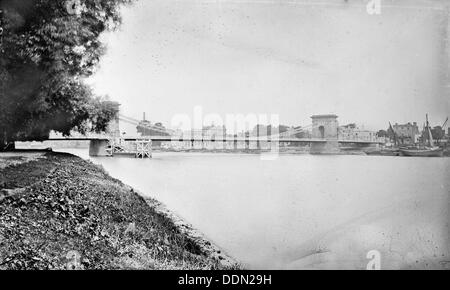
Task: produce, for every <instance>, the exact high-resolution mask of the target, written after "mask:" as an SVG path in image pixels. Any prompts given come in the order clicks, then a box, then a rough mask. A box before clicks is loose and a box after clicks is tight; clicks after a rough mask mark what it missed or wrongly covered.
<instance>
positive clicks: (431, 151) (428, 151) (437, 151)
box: [400, 147, 444, 157]
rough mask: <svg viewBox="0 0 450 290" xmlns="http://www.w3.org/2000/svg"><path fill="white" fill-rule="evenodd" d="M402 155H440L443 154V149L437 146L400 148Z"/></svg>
mask: <svg viewBox="0 0 450 290" xmlns="http://www.w3.org/2000/svg"><path fill="white" fill-rule="evenodd" d="M400 152H401V154H402V155H403V156H414V157H442V156H444V150H443V149H442V148H439V147H433V148H429V147H427V148H423V149H421V148H411V149H404V148H402V149H400Z"/></svg>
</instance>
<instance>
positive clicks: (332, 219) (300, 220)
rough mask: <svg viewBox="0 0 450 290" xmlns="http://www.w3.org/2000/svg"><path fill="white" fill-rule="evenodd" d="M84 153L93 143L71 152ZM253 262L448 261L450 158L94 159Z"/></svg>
mask: <svg viewBox="0 0 450 290" xmlns="http://www.w3.org/2000/svg"><path fill="white" fill-rule="evenodd" d="M66 151H69V152H71V153H75V154H77V155H79V156H81V157H84V158H88V157H87V153H88V152H87V150H86V149H85V150H79V149H76V150H66ZM90 159H91V160H93V162H95V163H99V164H101V165H103V167H104V168H105V169H106V170H107V171H108V172H109V173H110V174H111V175H112V176H113V177H116V178H118V179H120V180H122V181H123V182H124V183H127V184H129V185H131V186H133V187H134V188H136V189H137V190H139V191H141V192H143V193H144V194H146V195H148V196H151V197H154V198H156V199H157V200H159V201H161V202H163V203H164V204H165V205H166V206H167V207H168V208H169V209H171V210H172V211H174V212H176V213H177V214H178V215H180V216H181V217H183V218H184V219H185V220H187V221H188V222H189V223H191V224H192V225H193V226H194V227H196V228H197V229H199V230H200V231H201V232H203V233H204V234H205V235H206V236H207V237H208V238H210V239H211V240H212V241H213V242H215V243H216V244H218V245H219V246H220V247H222V248H223V249H224V250H225V252H227V253H228V254H229V255H231V256H233V257H235V258H236V259H237V260H239V261H241V262H242V263H243V264H244V265H245V266H246V267H248V268H251V269H260V268H270V269H280V268H281V269H299V268H300V269H305V268H307V269H330V268H340V269H342V268H345V269H365V268H366V266H367V264H368V263H372V264H370V265H373V262H376V263H378V264H377V265H380V264H381V266H380V267H381V268H382V269H398V268H448V267H449V266H450V263H449V262H448V261H449V260H450V259H449V258H450V255H449V253H450V243H449V241H450V239H449V217H450V215H449V208H450V204H449V201H450V197H449V196H450V192H449V189H450V178H449V177H450V158H408V157H387V156H350V155H348V156H343V155H341V156H330V155H327V156H325V155H324V156H317V155H281V156H279V158H277V159H275V160H261V158H260V156H259V155H245V154H212V153H211V154H209V153H154V156H153V159H148V160H142V159H134V158H90Z"/></svg>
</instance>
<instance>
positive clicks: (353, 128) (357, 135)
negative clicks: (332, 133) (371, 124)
mask: <svg viewBox="0 0 450 290" xmlns="http://www.w3.org/2000/svg"><path fill="white" fill-rule="evenodd" d="M339 139H340V140H355V141H376V139H377V133H376V132H373V131H369V130H364V129H362V128H359V127H358V126H357V125H356V124H355V123H352V124H348V125H344V126H339Z"/></svg>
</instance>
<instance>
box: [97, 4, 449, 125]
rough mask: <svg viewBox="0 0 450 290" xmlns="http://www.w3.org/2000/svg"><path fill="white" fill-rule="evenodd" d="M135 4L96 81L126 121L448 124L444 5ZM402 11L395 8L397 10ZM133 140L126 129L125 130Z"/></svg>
mask: <svg viewBox="0 0 450 290" xmlns="http://www.w3.org/2000/svg"><path fill="white" fill-rule="evenodd" d="M366 3H367V1H362V0H361V1H360V0H353V1H352V0H348V1H344V0H342V1H341V0H339V1H337V0H336V1H321V2H312V1H279V2H278V1H277V2H275V1H244V2H238V1H137V2H136V3H134V4H133V5H131V6H128V7H126V8H124V9H123V24H122V26H121V28H120V29H119V30H118V31H115V32H111V33H108V34H106V35H104V36H103V39H104V42H105V44H106V45H107V53H106V55H105V56H104V57H103V58H102V59H101V62H100V64H101V65H100V68H99V70H98V72H97V73H96V74H95V75H94V76H93V77H91V78H90V79H89V83H90V84H92V85H93V87H94V89H95V92H96V93H98V94H102V95H106V94H107V95H109V96H110V98H111V99H112V100H115V101H118V102H120V103H121V110H122V113H123V114H124V115H127V116H130V117H133V118H139V119H140V118H141V117H142V113H143V112H146V115H147V119H149V120H151V121H152V122H163V123H164V124H165V125H168V126H170V121H171V118H172V117H173V116H174V115H175V114H180V113H181V114H188V115H190V116H192V115H193V109H194V106H197V105H199V106H202V108H203V112H204V114H209V113H216V114H219V115H221V116H223V118H225V116H226V114H244V115H245V114H249V113H256V114H279V116H280V123H281V124H286V125H308V124H310V119H309V118H310V116H311V115H313V114H326V113H335V114H337V115H338V116H339V122H340V124H347V123H353V122H355V123H358V124H361V125H364V126H365V128H367V129H373V130H378V129H385V128H387V126H388V122H389V121H390V122H392V123H406V122H414V121H416V122H417V123H418V124H419V126H420V125H421V124H422V123H423V121H424V119H425V114H426V113H428V114H429V116H430V121H431V123H432V125H441V124H442V123H443V122H444V120H445V118H446V117H447V116H448V115H449V108H450V98H449V97H448V94H449V89H450V86H449V84H450V81H449V74H448V68H449V62H448V53H449V48H448V29H449V22H448V15H449V13H448V10H446V9H445V8H446V6H445V5H447V4H444V3H445V2H444V1H432V0H427V1H406V0H404V1H387V0H386V1H383V0H382V1H381V4H382V6H381V8H382V10H381V14H379V15H370V14H369V13H367V9H366ZM393 3H395V5H393ZM126 130H127V129H126Z"/></svg>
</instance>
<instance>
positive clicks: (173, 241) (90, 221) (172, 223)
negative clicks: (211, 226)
mask: <svg viewBox="0 0 450 290" xmlns="http://www.w3.org/2000/svg"><path fill="white" fill-rule="evenodd" d="M67 267H70V268H77V269H224V268H236V267H237V265H236V264H234V262H233V261H232V259H230V258H229V257H227V256H226V255H224V254H223V253H221V251H220V250H219V249H217V248H216V247H215V246H214V245H212V244H211V243H210V242H209V241H207V240H206V239H204V238H203V237H202V236H201V234H199V233H198V232H196V231H195V230H193V229H192V228H191V227H189V226H188V225H186V224H184V223H183V222H182V221H180V220H177V219H176V217H175V216H174V215H173V214H170V212H169V211H167V210H165V209H164V208H163V207H162V206H161V204H159V203H158V202H157V201H155V200H151V199H144V198H143V197H142V196H141V195H139V194H138V193H137V192H135V191H134V190H133V189H132V188H130V187H129V186H126V185H124V184H123V183H122V182H120V181H119V180H116V179H114V178H112V177H110V176H109V175H108V174H107V173H106V172H105V171H104V170H103V169H102V168H100V167H98V166H96V165H94V164H92V163H90V162H88V161H85V160H82V159H80V158H78V157H75V156H73V155H69V154H57V153H51V152H48V153H41V154H37V153H36V154H28V155H27V154H24V153H21V154H16V155H14V154H10V155H5V154H0V269H66V268H67Z"/></svg>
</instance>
